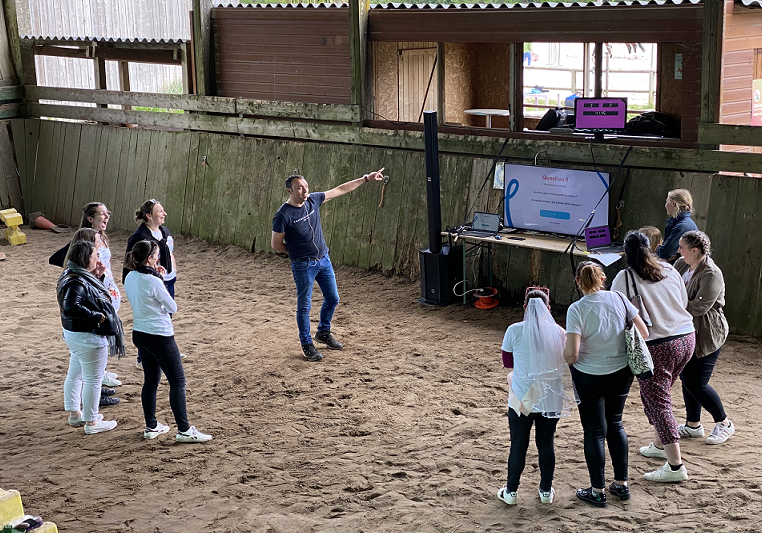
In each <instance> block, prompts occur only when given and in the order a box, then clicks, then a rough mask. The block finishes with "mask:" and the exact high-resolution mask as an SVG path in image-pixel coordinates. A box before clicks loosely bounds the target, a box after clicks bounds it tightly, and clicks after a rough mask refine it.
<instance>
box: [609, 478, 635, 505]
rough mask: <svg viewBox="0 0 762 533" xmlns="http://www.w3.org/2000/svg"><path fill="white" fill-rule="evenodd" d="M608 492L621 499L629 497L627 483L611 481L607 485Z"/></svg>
mask: <svg viewBox="0 0 762 533" xmlns="http://www.w3.org/2000/svg"><path fill="white" fill-rule="evenodd" d="M609 492H611V494H613V495H614V496H616V497H617V498H619V499H620V500H622V501H624V500H629V499H630V487H628V486H627V485H617V484H616V483H613V482H612V483H611V485H609Z"/></svg>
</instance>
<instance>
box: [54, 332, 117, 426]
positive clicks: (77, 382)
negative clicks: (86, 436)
mask: <svg viewBox="0 0 762 533" xmlns="http://www.w3.org/2000/svg"><path fill="white" fill-rule="evenodd" d="M66 344H67V346H68V347H69V372H68V373H67V375H66V380H65V381H64V409H66V410H67V411H70V412H76V411H79V409H80V405H81V406H82V419H83V420H84V421H85V422H93V421H94V420H95V416H96V415H97V414H98V402H100V399H101V382H102V381H103V372H104V371H105V370H106V361H107V360H108V345H105V346H99V347H94V346H86V345H83V344H80V343H77V342H73V341H72V340H71V339H66Z"/></svg>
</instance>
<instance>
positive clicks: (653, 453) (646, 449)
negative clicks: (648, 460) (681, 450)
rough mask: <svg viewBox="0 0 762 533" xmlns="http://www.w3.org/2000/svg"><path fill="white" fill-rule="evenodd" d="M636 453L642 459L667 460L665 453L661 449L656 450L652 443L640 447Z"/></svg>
mask: <svg viewBox="0 0 762 533" xmlns="http://www.w3.org/2000/svg"><path fill="white" fill-rule="evenodd" d="M638 451H639V452H640V455H642V456H643V457H654V458H656V459H666V458H667V452H665V451H664V449H663V448H657V447H656V444H654V443H653V442H651V443H649V444H648V446H641V447H640V449H639V450H638Z"/></svg>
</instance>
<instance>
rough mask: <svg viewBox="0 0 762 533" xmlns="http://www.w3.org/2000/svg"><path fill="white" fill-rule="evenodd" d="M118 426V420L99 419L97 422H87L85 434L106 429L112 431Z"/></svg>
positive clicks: (93, 433) (101, 431) (92, 433)
mask: <svg viewBox="0 0 762 533" xmlns="http://www.w3.org/2000/svg"><path fill="white" fill-rule="evenodd" d="M115 427H116V420H97V421H96V422H95V424H90V425H87V424H85V434H86V435H95V434H96V433H103V432H104V431H111V430H112V429H114V428H115Z"/></svg>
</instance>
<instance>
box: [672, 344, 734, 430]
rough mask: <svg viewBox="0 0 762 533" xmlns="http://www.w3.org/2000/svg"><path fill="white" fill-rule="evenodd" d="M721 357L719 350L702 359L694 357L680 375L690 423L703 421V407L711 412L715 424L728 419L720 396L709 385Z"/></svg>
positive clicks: (686, 413) (686, 414)
mask: <svg viewBox="0 0 762 533" xmlns="http://www.w3.org/2000/svg"><path fill="white" fill-rule="evenodd" d="M719 356H720V349H719V348H717V351H715V352H712V353H710V354H709V355H707V356H705V357H701V358H700V359H699V358H696V356H695V355H694V356H693V357H692V358H691V360H690V361H688V364H687V365H685V368H684V369H683V372H682V373H681V374H680V381H682V382H683V399H684V400H685V416H686V419H687V420H688V421H690V422H699V421H701V408H702V407H703V408H704V409H706V410H707V411H709V414H710V415H712V418H713V419H714V422H715V423H717V422H722V421H723V420H725V419H726V418H727V415H726V414H725V409H724V408H723V406H722V400H720V395H719V394H717V391H716V390H714V389H713V388H712V386H711V385H709V379H710V378H711V377H712V372H713V371H714V365H715V364H716V363H717V358H718V357H719Z"/></svg>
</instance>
